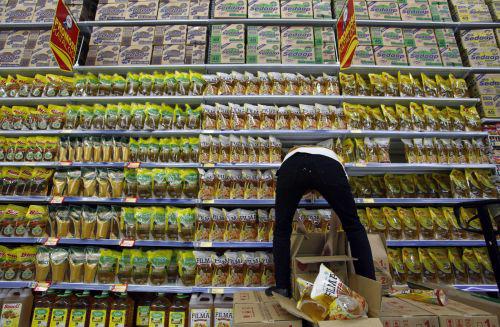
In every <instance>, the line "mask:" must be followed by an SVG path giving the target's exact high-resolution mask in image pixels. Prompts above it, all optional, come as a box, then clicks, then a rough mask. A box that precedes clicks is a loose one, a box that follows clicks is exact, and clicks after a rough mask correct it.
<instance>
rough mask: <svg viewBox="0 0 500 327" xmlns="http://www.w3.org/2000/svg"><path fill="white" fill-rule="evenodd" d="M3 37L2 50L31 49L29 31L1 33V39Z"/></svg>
mask: <svg viewBox="0 0 500 327" xmlns="http://www.w3.org/2000/svg"><path fill="white" fill-rule="evenodd" d="M3 37H5V41H4V42H3V46H2V48H9V49H17V48H19V49H24V48H31V47H32V46H33V44H29V43H33V42H29V41H30V31H28V30H24V31H5V32H3V33H2V38H3Z"/></svg>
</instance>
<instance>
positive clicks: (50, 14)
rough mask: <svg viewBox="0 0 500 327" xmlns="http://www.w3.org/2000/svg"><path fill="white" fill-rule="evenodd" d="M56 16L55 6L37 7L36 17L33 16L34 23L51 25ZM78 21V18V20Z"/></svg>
mask: <svg viewBox="0 0 500 327" xmlns="http://www.w3.org/2000/svg"><path fill="white" fill-rule="evenodd" d="M55 14H56V7H55V6H53V7H52V6H48V7H40V6H37V7H36V10H35V15H34V16H33V22H37V23H50V22H53V21H54V16H55ZM76 19H78V18H76Z"/></svg>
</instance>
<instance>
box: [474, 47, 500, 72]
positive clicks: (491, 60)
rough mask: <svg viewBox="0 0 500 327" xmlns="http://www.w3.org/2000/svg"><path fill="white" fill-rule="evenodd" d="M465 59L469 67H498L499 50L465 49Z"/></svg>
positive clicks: (495, 48) (494, 48)
mask: <svg viewBox="0 0 500 327" xmlns="http://www.w3.org/2000/svg"><path fill="white" fill-rule="evenodd" d="M467 59H468V61H469V64H470V66H471V67H480V66H485V67H494V66H498V62H499V60H500V49H499V48H497V47H490V48H469V49H467Z"/></svg>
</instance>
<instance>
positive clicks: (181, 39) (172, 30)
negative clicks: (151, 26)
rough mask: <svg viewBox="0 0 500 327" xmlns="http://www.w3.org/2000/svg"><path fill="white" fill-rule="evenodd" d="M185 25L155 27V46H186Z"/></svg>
mask: <svg viewBox="0 0 500 327" xmlns="http://www.w3.org/2000/svg"><path fill="white" fill-rule="evenodd" d="M186 36H187V25H164V26H156V29H155V35H154V42H153V43H154V44H155V45H167V44H186Z"/></svg>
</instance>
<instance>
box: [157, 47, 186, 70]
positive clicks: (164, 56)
mask: <svg viewBox="0 0 500 327" xmlns="http://www.w3.org/2000/svg"><path fill="white" fill-rule="evenodd" d="M191 56H192V55H191ZM185 58H186V46H185V45H184V44H169V45H163V46H161V45H155V46H154V49H153V54H152V58H151V64H153V65H178V64H183V63H184V62H185Z"/></svg>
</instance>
